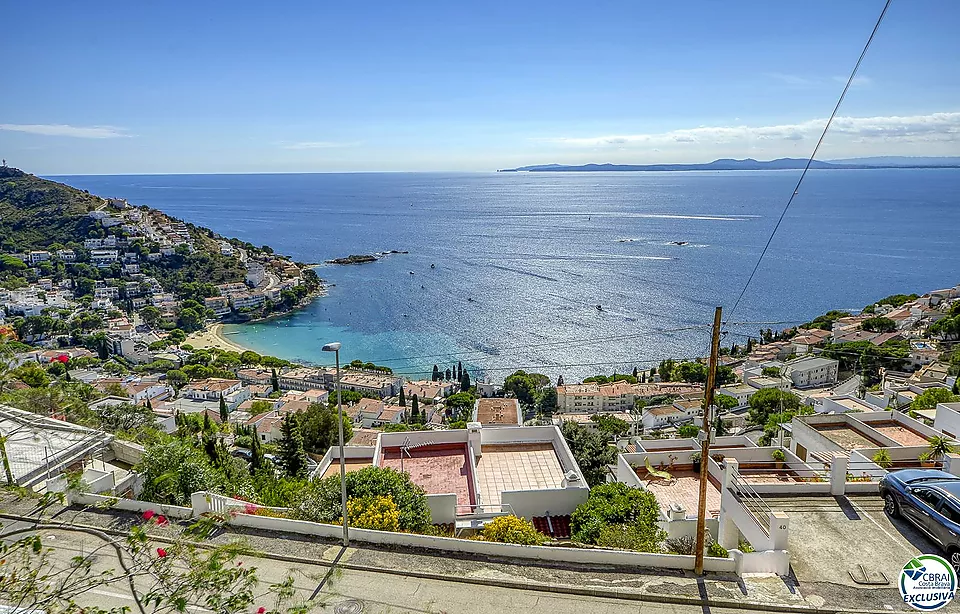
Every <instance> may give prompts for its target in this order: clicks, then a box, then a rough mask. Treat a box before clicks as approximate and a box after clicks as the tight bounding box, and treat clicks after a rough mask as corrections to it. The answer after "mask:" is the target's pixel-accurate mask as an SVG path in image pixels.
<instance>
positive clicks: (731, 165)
mask: <svg viewBox="0 0 960 614" xmlns="http://www.w3.org/2000/svg"><path fill="white" fill-rule="evenodd" d="M806 164H807V160H806V159H805V158H778V159H776V160H766V161H762V160H754V159H753V158H747V159H745V160H734V159H732V158H722V159H720V160H714V161H713V162H707V163H705V164H579V165H567V164H537V165H533V166H520V167H517V168H504V169H499V170H498V171H497V172H498V173H518V172H528V173H543V172H598V171H762V170H794V169H796V170H799V169H802V168H803V167H804V166H806ZM810 168H814V169H871V168H960V157H943V158H932V157H922V158H910V157H899V156H884V157H876V158H850V159H848V160H832V161H830V162H823V161H821V160H814V161H813V163H812V164H811V165H810Z"/></svg>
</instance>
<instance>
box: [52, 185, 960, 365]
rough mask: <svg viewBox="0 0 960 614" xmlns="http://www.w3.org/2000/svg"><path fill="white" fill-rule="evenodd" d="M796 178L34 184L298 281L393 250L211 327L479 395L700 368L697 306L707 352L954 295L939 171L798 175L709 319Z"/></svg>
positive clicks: (955, 274)
mask: <svg viewBox="0 0 960 614" xmlns="http://www.w3.org/2000/svg"><path fill="white" fill-rule="evenodd" d="M798 176H799V173H798V172H797V171H750V172H683V173H679V172H673V173H651V172H645V173H537V174H534V173H355V174H277V175H268V174H250V175H142V176H140V175H118V176H70V177H63V176H61V177H50V178H51V179H54V180H57V181H62V182H65V183H68V184H70V185H73V186H76V187H78V188H81V189H86V190H89V191H90V192H93V193H96V194H99V195H101V196H113V197H121V198H126V199H128V200H129V201H130V202H131V203H134V204H145V205H150V206H152V207H155V208H158V209H161V210H163V211H165V212H166V213H169V214H171V215H173V216H175V217H179V218H182V219H184V220H186V221H189V222H193V223H195V224H200V225H203V226H207V227H210V228H213V229H214V230H216V231H217V232H219V233H221V234H224V235H227V236H235V237H238V238H240V239H243V240H245V241H250V242H252V243H255V244H258V245H259V244H268V245H271V246H272V247H274V248H275V249H276V250H277V251H279V252H282V253H285V254H289V255H291V256H293V257H294V258H295V259H297V260H299V261H303V262H318V263H319V262H323V261H324V260H327V259H330V258H335V257H339V256H346V255H348V254H365V253H373V252H381V251H387V250H404V251H408V252H409V253H408V254H391V255H388V256H386V257H385V258H383V259H382V260H380V261H378V262H376V263H372V264H366V265H352V266H332V265H323V266H321V267H319V268H318V273H319V275H320V276H321V277H322V278H323V279H325V280H327V281H328V282H329V283H330V284H332V286H331V287H330V288H329V293H328V295H327V296H325V297H322V298H320V299H318V300H316V301H315V302H314V303H312V304H311V305H310V306H308V307H307V308H305V309H303V310H300V311H298V312H296V313H294V314H291V315H289V316H287V317H283V318H279V319H276V320H273V321H270V322H267V323H262V324H253V325H239V326H229V327H227V330H228V331H229V332H230V333H232V334H231V337H230V338H231V339H232V340H235V341H236V342H238V343H240V344H242V345H246V346H249V347H251V348H253V349H255V350H257V351H260V352H264V353H269V354H273V355H277V356H281V357H284V358H289V359H298V360H305V361H309V362H315V363H329V358H328V357H327V356H324V355H322V354H321V352H320V346H321V345H322V344H323V343H324V342H327V341H331V340H340V341H342V342H343V354H342V356H343V358H344V359H345V360H348V361H349V360H352V359H354V358H361V359H363V360H365V361H373V362H376V363H378V364H385V365H388V366H390V367H392V368H394V369H395V370H396V371H397V372H399V373H403V374H406V375H409V376H410V377H418V376H421V375H429V371H430V370H431V368H432V365H433V364H439V365H441V367H444V366H449V365H451V364H455V363H456V362H457V361H458V360H460V361H462V362H463V363H464V365H465V366H468V367H470V368H471V369H473V372H474V373H475V374H482V375H484V376H486V377H488V378H492V379H494V380H497V379H502V378H503V377H504V376H505V375H507V374H509V373H510V372H512V371H513V370H514V369H516V368H526V369H527V370H537V371H540V372H544V373H547V374H550V375H551V376H553V377H555V376H557V375H559V374H563V375H564V377H565V379H567V380H568V381H571V380H573V379H576V378H580V377H584V376H586V375H589V374H595V373H598V372H610V371H611V370H613V369H614V368H616V369H620V370H624V369H632V368H633V366H638V367H640V368H649V367H651V366H653V364H654V363H656V362H659V360H661V359H662V358H665V357H670V356H672V357H686V356H697V355H702V354H704V352H705V350H706V348H707V347H708V343H709V330H708V325H709V323H710V321H711V320H712V316H713V309H714V307H715V306H716V305H722V306H724V308H725V310H726V313H725V318H724V319H725V320H727V321H729V322H730V324H728V325H727V326H726V327H725V330H726V331H727V334H726V335H725V338H724V343H725V345H729V344H730V343H731V342H737V343H744V342H745V340H746V337H745V335H747V334H751V333H752V334H753V335H754V336H756V334H757V332H758V330H759V329H760V328H768V327H770V328H774V329H777V328H783V327H784V326H786V324H787V323H797V322H802V321H805V320H808V319H810V318H812V317H814V316H816V315H818V314H820V313H823V312H825V311H827V310H829V309H850V310H857V309H860V308H862V307H863V306H864V305H865V304H867V303H868V302H871V301H873V300H876V299H878V298H881V297H883V296H886V295H889V294H893V293H899V292H924V291H928V290H932V289H936V288H940V287H944V286H950V285H954V284H957V283H960V267H958V265H960V252H958V250H957V239H956V237H957V232H958V230H960V206H958V202H957V194H958V188H960V170H956V169H922V170H921V169H895V170H891V169H878V170H849V171H841V170H829V171H812V172H810V173H809V174H808V176H807V179H806V180H805V182H804V185H803V187H802V189H801V191H800V193H799V194H798V196H797V198H796V199H795V200H794V203H793V206H792V207H791V209H790V211H789V212H788V213H787V215H786V217H785V218H784V220H783V223H782V224H781V226H780V229H779V231H778V232H777V234H776V236H775V237H774V239H773V241H772V242H771V245H770V249H769V251H768V252H767V255H766V257H765V258H764V260H763V262H762V264H761V266H760V268H759V269H758V271H757V274H756V276H755V278H754V280H753V282H752V283H751V284H750V286H749V288H748V289H747V291H746V293H745V294H744V297H743V300H742V302H741V303H740V305H739V307H738V308H737V310H736V311H735V312H733V313H731V312H730V310H731V308H732V307H733V305H734V303H735V302H736V300H737V297H738V295H739V294H740V291H741V289H742V288H743V285H744V283H745V282H746V280H747V278H748V276H749V275H750V272H751V270H752V269H753V267H754V265H755V263H756V260H757V257H758V255H759V254H760V251H761V250H762V249H763V246H764V244H765V243H766V241H767V238H768V237H769V236H770V233H771V231H772V230H773V227H774V225H775V224H776V222H777V218H778V217H779V215H780V211H781V210H782V208H783V206H784V203H785V202H786V199H787V198H788V197H789V195H790V193H791V192H792V190H793V187H794V185H795V184H796V181H797V178H798ZM674 242H679V243H682V245H677V244H676V243H674ZM598 305H599V306H600V307H601V309H598V308H597V306H598ZM737 322H747V323H745V324H737ZM758 322H776V323H777V324H769V325H768V324H760V323H758ZM781 323H782V324H781Z"/></svg>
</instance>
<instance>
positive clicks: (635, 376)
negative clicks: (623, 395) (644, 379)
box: [633, 367, 638, 379]
mask: <svg viewBox="0 0 960 614" xmlns="http://www.w3.org/2000/svg"><path fill="white" fill-rule="evenodd" d="M637 376H638V373H637V368H636V367H634V368H633V379H637Z"/></svg>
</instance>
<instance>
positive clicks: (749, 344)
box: [743, 337, 753, 354]
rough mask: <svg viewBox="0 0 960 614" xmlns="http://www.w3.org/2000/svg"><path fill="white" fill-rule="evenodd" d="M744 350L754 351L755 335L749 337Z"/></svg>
mask: <svg viewBox="0 0 960 614" xmlns="http://www.w3.org/2000/svg"><path fill="white" fill-rule="evenodd" d="M743 351H744V352H745V353H747V354H749V353H750V352H752V351H753V337H747V347H746V349H745V350H743Z"/></svg>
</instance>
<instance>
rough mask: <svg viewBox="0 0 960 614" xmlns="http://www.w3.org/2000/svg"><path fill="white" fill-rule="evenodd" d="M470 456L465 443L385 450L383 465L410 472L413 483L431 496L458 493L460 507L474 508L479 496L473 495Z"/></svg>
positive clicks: (382, 459)
mask: <svg viewBox="0 0 960 614" xmlns="http://www.w3.org/2000/svg"><path fill="white" fill-rule="evenodd" d="M467 454H468V451H467V444H465V443H450V444H433V445H427V446H423V447H419V448H417V447H412V448H405V447H404V448H401V447H399V446H397V447H389V448H386V447H385V448H383V450H382V454H381V458H380V466H381V467H392V468H393V469H396V470H397V471H406V472H407V473H409V474H410V479H411V480H413V483H414V484H417V485H419V486H420V487H421V488H423V489H424V490H425V491H426V492H427V494H431V495H442V494H447V493H454V494H456V495H457V505H474V504H476V493H474V492H473V476H472V475H471V473H470V460H469V457H468V456H467Z"/></svg>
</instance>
